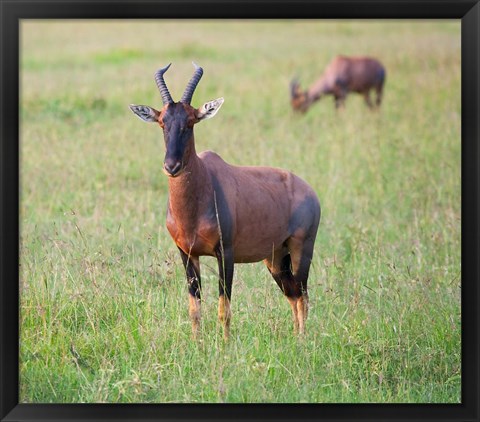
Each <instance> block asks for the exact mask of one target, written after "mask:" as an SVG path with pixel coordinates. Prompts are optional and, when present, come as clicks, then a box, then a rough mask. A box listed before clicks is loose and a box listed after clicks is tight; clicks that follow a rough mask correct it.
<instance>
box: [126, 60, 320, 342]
mask: <svg viewBox="0 0 480 422" xmlns="http://www.w3.org/2000/svg"><path fill="white" fill-rule="evenodd" d="M169 67H170V65H168V66H166V67H164V68H162V69H160V70H158V71H157V73H156V74H155V80H156V83H157V86H158V89H159V90H160V94H161V97H162V101H163V108H162V109H161V110H160V111H158V110H156V109H154V108H152V107H148V106H144V105H130V109H131V110H132V111H133V113H135V114H136V115H137V116H138V117H139V118H141V119H142V120H144V121H146V122H153V123H158V124H159V125H160V127H161V128H162V129H163V136H164V139H165V147H166V154H165V159H164V162H163V170H164V172H165V173H166V175H167V176H168V186H169V199H168V208H167V229H168V231H169V232H170V235H171V236H172V238H173V240H174V242H175V244H176V245H177V247H178V249H179V251H180V255H181V258H182V261H183V265H184V267H185V271H186V274H187V282H188V293H189V315H190V319H191V322H192V329H193V336H194V337H196V335H197V333H198V331H199V327H200V294H201V282H200V261H199V257H200V256H213V257H216V259H217V261H218V272H219V303H218V318H219V320H220V322H221V323H222V325H223V332H224V336H225V338H228V336H229V332H230V320H231V310H230V300H231V294H232V279H233V267H234V263H246V262H258V261H262V260H263V261H264V263H265V264H266V266H267V268H268V270H269V271H270V273H271V274H272V276H273V278H274V279H275V281H276V282H277V284H278V285H279V286H280V288H281V289H282V291H283V293H284V294H285V295H286V297H287V299H288V301H289V302H290V306H291V308H292V311H293V318H294V329H295V332H296V333H304V330H305V320H306V318H307V312H308V293H307V278H308V272H309V268H310V263H311V259H312V254H313V246H314V242H315V237H316V234H317V228H318V224H319V221H320V205H319V201H318V198H317V195H316V194H315V192H314V191H313V189H312V188H311V187H310V186H309V185H308V184H307V183H306V182H304V181H303V180H302V179H300V178H299V177H297V176H295V175H294V174H292V173H290V172H288V171H286V170H281V169H277V168H271V167H240V166H233V165H230V164H227V163H226V162H225V161H223V160H222V158H220V156H218V155H217V154H215V153H214V152H211V151H205V152H202V153H200V154H199V155H197V153H196V151H195V142H194V134H193V126H194V125H195V124H196V123H198V122H200V121H202V120H206V119H209V118H211V117H213V116H214V115H215V114H216V113H217V112H218V110H219V109H220V107H221V106H222V104H223V98H218V99H216V100H213V101H210V102H207V103H205V104H204V105H203V106H201V107H200V108H193V107H192V106H191V105H190V102H191V100H192V96H193V93H194V91H195V88H196V86H197V84H198V82H199V81H200V78H201V77H202V74H203V70H202V68H201V67H198V66H197V65H195V63H194V67H195V71H194V74H193V76H192V78H191V80H190V82H189V83H188V85H187V87H186V89H185V92H184V94H183V96H182V98H181V99H180V101H179V102H174V101H173V99H172V97H171V96H170V93H169V91H168V89H167V86H166V84H165V81H164V78H163V75H164V73H165V72H166V71H167V69H168V68H169Z"/></svg>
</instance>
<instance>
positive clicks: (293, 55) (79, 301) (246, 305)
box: [20, 20, 461, 403]
mask: <svg viewBox="0 0 480 422" xmlns="http://www.w3.org/2000/svg"><path fill="white" fill-rule="evenodd" d="M20 29H21V63H20V69H21V75H20V77H21V86H20V93H21V97H20V113H21V127H20V134H21V137H20V157H21V158H20V169H21V173H20V195H21V202H20V225H21V233H20V237H21V238H20V244H21V250H20V265H21V269H20V274H21V279H20V284H21V333H20V336H21V338H20V340H21V342H20V380H21V385H20V398H21V401H23V402H67V403H68V402H416V403H425V402H428V403H432V402H448V403H452V402H453V403H458V402H460V385H461V380H460V364H461V362H460V333H461V327H460V285H461V273H460V199H461V198H460V187H461V175H460V168H461V167H460V164H461V159H460V147H461V137H460V122H461V108H460V73H461V66H460V47H461V40H460V21H448V20H447V21H445V20H443V21H421V20H415V21H386V20H383V21H381V20H378V21H376V20H372V21H369V20H364V21H335V20H328V21H322V20H301V21H300V20H284V21H280V20H272V21H263V20H241V21H240V20H229V21H213V20H212V21H209V20H181V21H171V20H164V21H163V20H141V21H135V20H131V21H98V20H95V21H88V20H81V21H80V20H78V21H76V20H64V21H55V20H53V21H48V20H42V21H31V20H23V21H22V22H21V27H20ZM338 54H344V55H369V56H373V57H376V58H378V59H379V60H380V61H381V62H382V63H383V64H384V65H385V67H386V69H387V78H386V85H385V89H384V99H383V104H382V106H381V108H380V110H379V111H376V112H372V111H371V110H369V109H368V108H367V107H366V106H365V104H364V100H363V98H362V97H361V96H359V95H357V94H351V95H349V96H348V97H347V100H346V106H345V108H344V109H343V110H340V111H336V110H335V107H334V101H333V98H331V97H325V98H323V99H322V100H321V101H319V102H318V103H316V104H315V105H313V106H312V107H311V109H310V110H309V111H308V113H306V114H305V115H298V114H295V113H293V111H292V109H291V107H290V97H289V96H290V91H289V83H290V81H291V79H292V78H293V77H298V78H299V80H300V83H301V84H302V87H303V88H305V89H306V88H307V87H308V86H309V85H310V84H312V83H313V82H314V81H315V80H316V79H317V78H319V77H320V76H321V74H322V72H323V70H324V68H325V67H326V65H327V64H328V63H329V62H330V60H331V59H332V58H333V57H334V56H336V55H338ZM192 61H195V62H196V63H198V64H199V65H201V66H202V67H203V68H204V75H203V78H202V80H201V81H200V83H199V85H198V87H197V89H196V91H195V94H194V97H193V101H192V105H193V106H196V107H199V106H200V105H201V104H203V103H204V102H206V101H209V100H213V99H215V98H218V97H224V98H225V103H224V105H223V107H222V109H221V110H220V111H219V113H218V114H217V115H216V116H215V118H214V119H211V120H208V121H206V122H202V123H201V124H199V125H197V126H196V127H195V139H196V149H197V151H198V152H199V151H202V150H207V149H210V150H214V151H215V152H217V153H218V154H220V155H221V156H222V157H223V159H224V160H225V161H227V162H229V163H231V164H237V165H268V166H275V167H283V168H286V169H288V170H291V171H293V172H294V173H296V174H297V175H299V176H300V177H302V178H303V179H305V180H306V181H308V183H309V184H310V185H312V187H313V188H314V189H315V190H316V192H317V194H318V196H319V198H320V202H321V205H322V220H321V223H320V228H319V231H318V236H317V241H316V247H315V254H314V259H313V263H312V269H311V273H310V278H309V293H310V303H311V310H310V314H309V320H308V322H307V333H308V334H307V335H306V337H305V338H304V339H300V340H299V339H296V338H295V337H293V335H292V329H291V325H292V324H291V314H290V307H289V306H288V303H287V301H286V300H285V298H284V297H283V295H282V293H281V291H280V290H279V289H278V287H277V286H276V284H275V282H274V281H273V279H272V278H271V277H270V275H269V274H268V271H267V270H266V269H265V268H264V266H263V264H261V263H260V264H244V265H237V266H236V267H235V275H234V284H233V297H232V311H233V320H232V339H231V341H230V342H229V343H228V344H224V343H223V340H222V334H221V330H220V327H219V326H218V323H217V316H216V315H217V312H216V306H217V300H218V298H217V290H218V287H217V286H218V283H217V275H216V262H215V261H214V260H212V259H211V258H203V259H201V263H202V281H203V292H204V293H203V298H204V305H203V326H202V330H203V333H202V334H203V338H202V340H201V341H200V342H199V343H194V342H193V341H192V340H191V338H190V334H191V331H190V322H189V318H188V311H187V303H188V299H187V289H186V283H185V276H184V272H183V267H182V265H181V260H180V257H179V256H178V252H177V249H176V246H175V245H174V243H173V241H172V240H171V238H170V236H169V235H168V232H167V230H166V227H165V212H166V202H167V195H168V188H167V178H166V177H165V175H164V174H163V172H162V162H163V156H164V146H163V134H162V131H161V129H160V128H159V127H157V126H156V125H146V124H144V123H142V122H141V121H140V120H139V119H138V118H136V117H135V116H133V115H132V113H131V112H130V110H129V109H128V105H129V104H131V103H134V104H145V105H150V106H153V107H156V108H161V98H160V94H159V92H158V89H157V87H156V85H155V82H154V78H153V74H154V72H155V71H156V70H157V69H158V68H160V67H163V66H165V65H166V64H168V63H170V62H172V63H173V64H172V66H171V68H170V69H169V71H168V72H167V73H166V74H165V80H166V83H167V85H168V88H169V90H170V93H171V94H172V97H173V98H174V99H175V100H178V99H179V98H180V97H181V95H182V93H183V91H184V88H185V86H186V84H187V82H188V80H189V79H190V77H191V75H192V73H193V66H192V64H191V62H192Z"/></svg>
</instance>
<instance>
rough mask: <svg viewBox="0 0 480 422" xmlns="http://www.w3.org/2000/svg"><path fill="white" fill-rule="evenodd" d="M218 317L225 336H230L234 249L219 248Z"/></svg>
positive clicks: (226, 337)
mask: <svg viewBox="0 0 480 422" xmlns="http://www.w3.org/2000/svg"><path fill="white" fill-rule="evenodd" d="M217 261H218V273H219V282H218V294H219V297H218V319H219V320H220V322H221V323H222V325H223V336H224V338H225V340H226V339H228V337H229V336H230V321H231V318H232V311H231V309H230V299H231V296H232V281H233V251H232V250H231V249H227V250H220V249H219V250H218V252H217Z"/></svg>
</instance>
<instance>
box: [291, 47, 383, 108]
mask: <svg viewBox="0 0 480 422" xmlns="http://www.w3.org/2000/svg"><path fill="white" fill-rule="evenodd" d="M384 82H385V68H384V67H383V65H382V64H381V63H380V62H379V61H378V60H376V59H373V58H369V57H345V56H337V57H335V58H334V59H333V60H332V61H331V62H330V64H329V65H328V66H327V68H326V69H325V72H323V75H322V76H321V78H320V79H318V80H317V81H316V82H315V83H314V84H313V85H312V86H311V87H310V88H309V89H308V90H306V91H302V90H301V89H300V84H299V82H298V80H296V79H294V80H292V82H291V83H290V102H291V105H292V108H293V109H294V110H295V111H301V112H302V113H305V112H306V111H307V110H308V108H309V107H310V106H311V105H312V104H313V103H314V102H315V101H318V100H319V99H320V98H321V97H322V96H323V95H328V94H330V95H333V97H334V98H335V107H336V108H339V107H340V106H343V105H344V102H345V98H346V97H347V94H348V93H349V92H357V93H359V94H362V95H363V97H364V98H365V102H366V103H367V105H368V106H369V107H370V108H374V107H377V108H378V107H379V106H380V103H381V102H382V93H383V84H384ZM372 89H374V90H375V92H376V100H375V105H374V104H373V103H372V100H371V99H370V90H372Z"/></svg>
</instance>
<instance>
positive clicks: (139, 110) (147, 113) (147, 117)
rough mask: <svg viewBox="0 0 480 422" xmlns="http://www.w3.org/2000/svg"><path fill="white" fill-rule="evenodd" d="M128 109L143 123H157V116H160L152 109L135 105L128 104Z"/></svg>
mask: <svg viewBox="0 0 480 422" xmlns="http://www.w3.org/2000/svg"><path fill="white" fill-rule="evenodd" d="M128 107H130V110H132V111H133V113H134V114H135V115H136V116H138V117H139V118H140V119H142V120H143V121H144V122H149V123H158V116H160V112H159V111H158V110H155V109H154V108H152V107H148V106H144V105H135V104H130V105H129V106H128Z"/></svg>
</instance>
